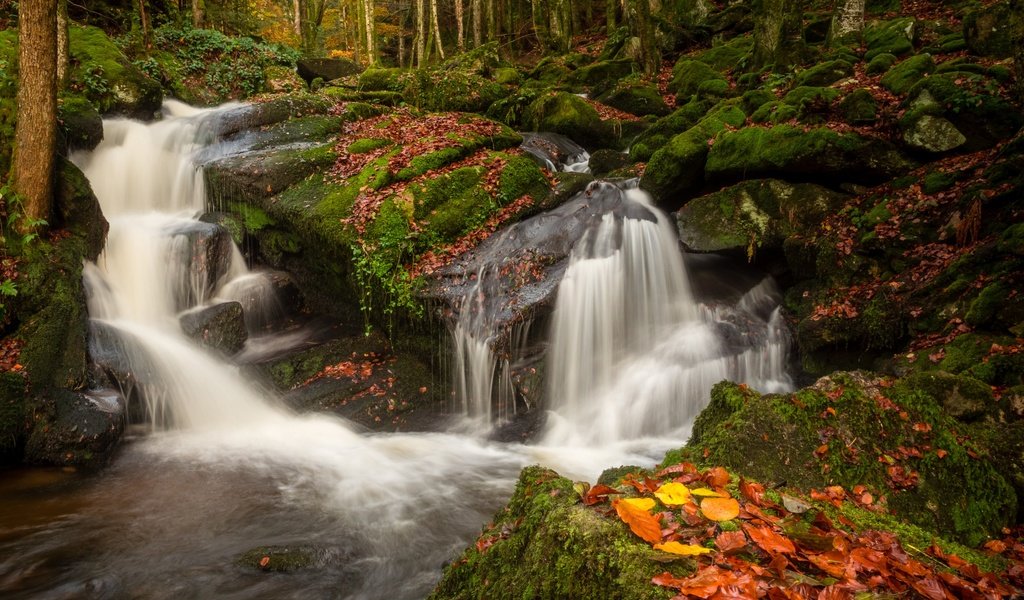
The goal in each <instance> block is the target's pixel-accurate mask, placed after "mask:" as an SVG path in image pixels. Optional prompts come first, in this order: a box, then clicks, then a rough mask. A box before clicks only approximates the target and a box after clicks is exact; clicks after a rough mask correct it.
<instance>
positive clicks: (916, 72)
mask: <svg viewBox="0 0 1024 600" xmlns="http://www.w3.org/2000/svg"><path fill="white" fill-rule="evenodd" d="M934 70H935V60H934V59H932V57H931V55H930V54H918V55H917V56H913V57H911V58H908V59H907V60H905V61H903V62H901V63H899V64H898V65H896V66H894V67H893V68H891V69H889V71H888V72H887V73H886V74H885V75H883V76H882V80H881V83H882V86H883V87H885V88H886V89H888V90H889V91H890V92H892V93H894V94H900V95H902V94H906V93H907V92H909V91H910V89H911V88H913V87H914V86H915V85H916V84H917V82H919V81H921V79H922V78H924V77H926V76H928V74H929V73H931V72H932V71H934Z"/></svg>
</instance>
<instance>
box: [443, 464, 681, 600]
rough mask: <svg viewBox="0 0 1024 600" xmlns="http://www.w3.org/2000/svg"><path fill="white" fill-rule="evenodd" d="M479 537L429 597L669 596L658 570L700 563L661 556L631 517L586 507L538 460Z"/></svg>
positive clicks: (676, 569) (581, 599) (673, 570)
mask: <svg viewBox="0 0 1024 600" xmlns="http://www.w3.org/2000/svg"><path fill="white" fill-rule="evenodd" d="M481 539H483V540H487V543H488V544H489V547H487V548H486V549H485V550H483V551H480V550H477V549H476V548H475V547H474V548H470V549H468V550H466V552H465V553H464V554H463V555H462V556H461V557H460V558H459V559H457V560H455V561H454V562H452V563H451V564H450V565H448V567H446V568H445V572H444V575H443V576H442V579H441V581H440V582H439V583H438V586H437V588H436V589H435V590H434V592H433V593H432V594H431V596H430V598H431V599H433V600H442V599H449V598H451V599H455V598H458V599H470V598H474V599H475V598H495V599H513V598H516V599H518V598H576V599H579V600H591V599H595V600H596V599H602V600H603V599H605V598H622V599H624V600H629V599H655V598H657V599H663V598H666V597H667V596H668V595H669V594H668V593H667V592H666V590H665V589H664V588H660V587H658V586H654V585H651V584H650V580H651V578H652V577H653V576H654V575H656V574H658V573H661V572H663V571H669V572H671V573H674V574H676V575H677V576H684V575H687V574H690V573H692V572H693V570H694V563H693V561H692V560H690V559H684V560H676V561H672V562H668V563H663V562H658V561H657V560H656V559H657V556H658V553H657V552H656V551H654V550H653V549H651V547H650V546H649V545H647V544H646V543H644V542H643V541H642V540H640V539H639V538H637V537H636V536H634V535H633V534H632V533H631V532H630V531H629V529H628V528H627V527H626V525H625V524H623V523H622V522H621V521H619V520H618V519H607V518H604V517H602V516H600V515H599V514H598V513H597V512H596V511H594V510H592V509H590V508H587V507H585V506H583V505H582V504H581V503H580V502H579V497H578V496H577V494H576V492H575V491H574V490H573V484H572V482H571V481H569V480H568V479H565V478H562V477H558V476H557V474H555V473H554V472H552V471H548V470H545V469H541V468H540V467H528V468H526V469H524V470H523V472H522V474H521V475H520V478H519V483H518V484H517V486H516V491H515V493H514V494H513V496H512V499H511V500H510V501H509V504H508V507H507V508H506V509H505V510H503V511H501V512H499V513H498V514H496V515H495V518H494V523H493V526H489V527H488V529H486V530H485V531H484V532H483V533H482V534H481Z"/></svg>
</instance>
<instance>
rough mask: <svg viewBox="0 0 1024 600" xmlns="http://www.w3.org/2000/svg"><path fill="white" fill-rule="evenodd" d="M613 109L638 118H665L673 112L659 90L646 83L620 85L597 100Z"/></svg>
mask: <svg viewBox="0 0 1024 600" xmlns="http://www.w3.org/2000/svg"><path fill="white" fill-rule="evenodd" d="M597 100H598V101H599V102H602V103H604V104H607V105H608V106H611V107H612V108H617V109H619V110H621V111H624V112H628V113H630V114H632V115H636V116H638V117H643V116H646V115H656V116H659V117H660V116H664V115H667V114H668V113H670V112H672V111H671V109H669V107H668V105H666V104H665V100H664V99H662V97H661V93H660V92H659V91H658V88H656V87H654V86H653V85H650V84H644V83H628V84H623V83H619V84H618V85H616V86H615V87H614V88H612V89H611V90H609V91H607V92H605V93H604V94H602V95H601V96H599V97H598V99H597Z"/></svg>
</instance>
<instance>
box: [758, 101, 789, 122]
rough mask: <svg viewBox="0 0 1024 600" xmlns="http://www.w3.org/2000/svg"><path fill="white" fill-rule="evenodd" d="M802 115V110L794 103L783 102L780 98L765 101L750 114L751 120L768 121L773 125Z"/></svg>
mask: <svg viewBox="0 0 1024 600" xmlns="http://www.w3.org/2000/svg"><path fill="white" fill-rule="evenodd" d="M799 116H800V111H799V110H798V109H797V108H796V107H795V106H792V105H789V104H783V103H782V102H781V101H779V100H773V101H770V102H765V103H764V104H762V105H761V106H760V107H758V109H757V110H755V111H754V114H752V115H750V120H751V121H753V122H754V123H768V124H771V125H778V124H781V123H786V122H788V121H791V120H793V119H796V118H797V117H799Z"/></svg>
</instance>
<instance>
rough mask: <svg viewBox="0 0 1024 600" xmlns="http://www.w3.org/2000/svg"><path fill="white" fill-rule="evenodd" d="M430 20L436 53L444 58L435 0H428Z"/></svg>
mask: <svg viewBox="0 0 1024 600" xmlns="http://www.w3.org/2000/svg"><path fill="white" fill-rule="evenodd" d="M430 21H431V23H432V24H433V27H434V41H435V42H436V43H437V55H438V56H439V57H440V58H441V60H444V44H442V43H441V26H440V25H439V24H438V22H437V0H430Z"/></svg>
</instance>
